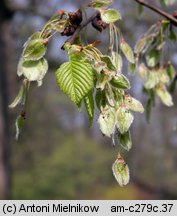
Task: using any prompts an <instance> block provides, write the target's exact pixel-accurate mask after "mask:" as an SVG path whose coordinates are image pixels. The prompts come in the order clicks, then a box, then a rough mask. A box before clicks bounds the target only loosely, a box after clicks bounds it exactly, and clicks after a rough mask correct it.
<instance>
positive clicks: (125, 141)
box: [119, 131, 132, 151]
mask: <svg viewBox="0 0 177 216" xmlns="http://www.w3.org/2000/svg"><path fill="white" fill-rule="evenodd" d="M119 142H120V144H121V146H122V147H123V148H124V149H125V150H127V151H129V150H130V149H131V148H132V140H131V134H130V131H127V132H126V133H125V134H119Z"/></svg>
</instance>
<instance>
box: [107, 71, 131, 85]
mask: <svg viewBox="0 0 177 216" xmlns="http://www.w3.org/2000/svg"><path fill="white" fill-rule="evenodd" d="M110 83H111V85H112V86H114V87H116V88H119V89H130V83H129V81H128V79H127V78H126V77H125V76H124V75H123V74H117V75H116V76H115V77H113V79H112V80H111V81H110Z"/></svg>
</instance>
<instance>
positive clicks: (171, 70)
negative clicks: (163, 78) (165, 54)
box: [167, 62, 176, 80]
mask: <svg viewBox="0 0 177 216" xmlns="http://www.w3.org/2000/svg"><path fill="white" fill-rule="evenodd" d="M175 73H176V71H175V68H174V67H173V65H172V64H171V63H170V62H169V64H168V66H167V74H168V76H169V78H170V80H171V79H173V78H174V77H175Z"/></svg>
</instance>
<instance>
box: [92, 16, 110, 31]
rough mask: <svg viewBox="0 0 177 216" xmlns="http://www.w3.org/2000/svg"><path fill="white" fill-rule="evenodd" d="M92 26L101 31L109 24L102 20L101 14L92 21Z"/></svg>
mask: <svg viewBox="0 0 177 216" xmlns="http://www.w3.org/2000/svg"><path fill="white" fill-rule="evenodd" d="M92 26H93V27H94V28H95V29H96V30H98V31H99V32H102V31H103V30H104V29H106V28H107V26H108V24H107V23H105V22H103V21H102V19H101V16H100V15H97V16H96V17H95V18H94V19H93V21H92Z"/></svg>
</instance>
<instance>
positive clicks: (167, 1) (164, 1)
mask: <svg viewBox="0 0 177 216" xmlns="http://www.w3.org/2000/svg"><path fill="white" fill-rule="evenodd" d="M175 1H176V0H160V3H161V4H162V5H167V6H169V5H172V4H174V3H175Z"/></svg>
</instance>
